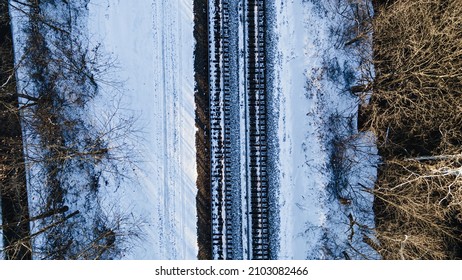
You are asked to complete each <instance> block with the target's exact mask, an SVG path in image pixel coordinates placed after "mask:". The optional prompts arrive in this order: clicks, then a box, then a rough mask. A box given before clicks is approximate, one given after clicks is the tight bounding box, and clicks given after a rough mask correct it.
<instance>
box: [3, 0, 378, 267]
mask: <svg viewBox="0 0 462 280" xmlns="http://www.w3.org/2000/svg"><path fill="white" fill-rule="evenodd" d="M335 2H338V1H334V0H332V1H331V0H326V1H307V0H292V1H286V0H274V6H273V9H274V15H273V16H274V19H275V22H274V26H273V28H274V29H271V30H274V34H271V35H270V36H273V37H274V38H276V46H274V48H272V49H273V50H275V53H274V54H273V56H272V57H273V58H274V61H271V65H273V66H274V69H272V70H271V71H272V72H271V73H273V74H274V76H273V77H272V81H273V88H272V89H271V92H270V93H269V94H270V95H271V96H272V97H273V99H274V100H272V101H271V102H272V103H271V104H272V107H271V108H270V109H269V110H268V112H271V114H272V116H271V117H270V119H274V120H276V125H275V127H274V129H276V131H275V135H276V138H277V139H270V141H273V142H276V143H277V144H276V146H277V149H278V151H277V152H276V153H273V155H274V156H275V159H274V160H275V162H276V166H277V170H274V175H273V176H274V177H275V178H276V180H277V181H276V182H274V181H272V180H270V182H271V184H273V186H275V187H276V189H277V195H276V198H277V206H278V207H277V208H278V209H276V210H275V211H276V212H277V213H278V214H277V216H278V219H277V220H278V223H279V224H278V225H277V230H278V232H277V236H278V239H277V241H278V244H277V246H276V247H278V248H277V255H276V256H275V257H277V258H279V259H339V258H344V257H345V255H348V256H349V257H351V258H365V257H368V258H378V256H377V254H376V253H374V252H373V251H372V250H371V248H369V247H368V246H367V245H365V244H363V243H361V240H362V234H366V235H368V236H370V235H371V232H372V230H371V229H372V228H373V227H374V217H373V211H372V199H373V198H372V196H371V195H369V194H368V193H367V192H363V191H362V190H360V187H359V186H360V185H363V186H366V187H369V188H370V187H372V186H373V182H374V180H375V176H376V174H375V172H376V171H375V165H376V162H377V160H378V158H377V155H376V154H377V150H376V147H375V146H374V139H373V136H372V135H371V134H370V133H358V131H357V128H356V117H355V114H356V112H357V103H358V100H357V98H355V97H353V96H352V95H350V94H349V93H348V92H347V90H346V89H347V87H348V86H349V85H350V83H351V82H352V81H353V80H354V77H353V78H351V77H350V76H352V75H353V76H354V74H351V73H353V72H354V69H355V67H356V66H357V62H356V60H357V58H356V57H355V56H354V52H352V51H350V50H348V49H344V48H343V47H340V46H339V44H338V40H339V39H338V36H337V35H335V34H334V33H335V32H334V33H333V32H332V31H335V30H338V28H339V27H341V26H344V22H343V21H342V17H341V16H340V15H339V14H338V13H337V12H336V9H335V6H333V3H335ZM340 2H341V1H340ZM87 8H88V18H87V20H88V22H85V24H82V26H85V28H88V30H86V32H88V39H89V44H90V48H89V49H96V48H99V50H100V51H101V52H102V53H103V54H106V55H107V57H106V58H107V59H108V61H115V63H116V66H117V68H116V69H113V68H112V66H113V65H107V66H110V69H111V70H110V71H109V72H106V73H105V74H104V76H100V79H98V80H97V81H98V86H99V89H98V90H99V91H100V96H99V97H97V98H96V99H95V100H93V101H92V102H93V103H92V104H91V105H90V108H91V109H90V110H89V112H88V113H89V116H94V119H93V121H94V125H95V126H98V125H101V124H102V123H104V124H107V123H109V124H110V125H112V126H117V125H118V124H120V123H124V120H125V119H124V118H125V117H126V116H130V115H134V116H136V120H137V127H135V128H134V130H135V131H134V132H135V133H134V134H133V135H116V137H111V138H110V139H109V140H111V141H112V143H111V144H112V146H123V147H126V151H125V152H126V154H122V155H121V156H127V155H128V156H129V157H130V158H126V160H127V161H130V162H129V164H127V166H126V167H127V168H129V169H130V170H128V169H127V170H124V171H126V173H127V174H126V175H127V177H128V179H126V180H124V181H123V183H122V184H116V185H114V186H113V187H111V186H109V187H107V188H103V189H101V190H100V192H99V193H98V199H101V203H102V205H101V207H102V209H103V211H105V212H106V213H107V214H108V215H116V213H124V214H128V216H129V217H131V218H132V219H133V221H135V222H137V225H139V226H140V231H141V232H142V233H141V236H140V239H139V240H133V241H131V242H129V244H130V245H131V248H129V250H128V251H127V252H126V253H125V254H124V256H123V258H124V259H195V258H196V255H197V251H198V248H197V237H196V233H197V232H196V231H197V229H196V219H197V217H196V185H195V182H196V177H197V174H196V150H195V149H196V148H195V139H194V137H195V132H196V128H195V115H194V114H195V113H194V109H195V104H194V72H193V50H194V38H193V12H192V0H171V1H161V0H137V1H136V4H134V2H133V1H127V0H125V1H121V0H90V1H89V3H88V5H87ZM239 12H240V13H241V16H242V10H241V8H239ZM13 23H15V22H13ZM236 25H237V24H236ZM82 32H83V31H82ZM238 32H239V34H238V36H239V39H238V42H237V46H236V49H238V51H239V54H240V55H243V53H242V52H243V49H244V44H245V43H244V42H243V39H242V38H243V37H244V36H243V35H244V34H243V31H242V28H239V31H238ZM14 33H15V34H20V27H18V24H17V22H16V25H15V32H14ZM82 40H86V39H85V38H83V39H82ZM23 44H24V38H21V36H18V35H16V36H15V45H18V46H19V45H23ZM211 51H212V55H213V52H214V49H213V48H212V49H211ZM17 53H18V51H17ZM17 60H18V59H17ZM213 67H214V66H213V65H211V66H210V69H211V70H213ZM233 67H235V68H239V72H240V73H244V70H245V69H244V67H245V66H244V65H243V64H240V65H234V66H233ZM19 75H21V72H20V73H19ZM23 75H24V74H23ZM356 78H357V77H356ZM236 83H239V84H236V85H235V86H237V87H238V88H239V92H240V93H243V92H244V88H245V82H244V81H243V79H240V80H239V79H236ZM237 99H238V100H239V106H240V108H244V107H245V106H244V105H245V104H244V103H245V98H243V96H242V95H240V96H239V97H238V98H236V100H237ZM237 111H239V119H240V120H241V122H244V121H245V112H243V110H242V109H239V110H237ZM115 112H117V113H119V112H121V114H114V113H115ZM235 129H236V130H237V131H239V135H241V137H239V139H238V140H239V141H240V146H241V147H244V145H246V142H245V139H244V138H245V137H242V135H244V134H245V133H246V132H245V126H244V125H242V123H241V125H240V126H239V127H237V126H236V127H235ZM236 137H237V136H236ZM338 140H343V142H341V143H343V144H344V146H342V145H340V146H335V145H334V144H336V143H337V144H338ZM214 145H215V146H217V144H216V143H215V144H214ZM130 147H135V149H134V150H131V149H130ZM342 148H343V150H342ZM26 149H27V148H26ZM239 153H240V154H241V161H242V162H241V163H239V164H240V167H241V170H245V163H244V160H242V158H245V156H246V154H245V149H241V150H239ZM337 155H338V156H341V155H345V156H346V157H348V158H349V159H351V162H352V164H351V165H350V166H348V167H345V166H342V168H343V169H342V170H341V171H340V173H341V174H340V173H339V171H338V170H335V168H334V167H335V166H333V158H334V157H335V156H337ZM38 168H40V167H38ZM31 172H34V171H33V170H32V171H30V172H29V179H28V182H29V183H30V182H31V178H30V177H31V176H32V177H33V175H34V174H32V173H31ZM342 172H343V173H342ZM342 174H343V175H344V176H345V177H347V179H348V184H347V185H342V184H341V183H339V182H336V181H335V180H336V179H339V176H340V177H342ZM74 175H75V174H74ZM70 177H71V179H75V180H77V178H72V175H71V176H70ZM114 180H116V179H115V178H114ZM247 180H248V178H246V174H245V172H241V174H240V178H239V181H240V182H239V184H240V185H242V186H244V185H246V181H247ZM245 192H246V190H244V191H243V194H242V197H244V195H245ZM215 195H216V194H215ZM341 198H345V199H348V200H350V201H351V202H350V203H346V204H342V203H340V199H341ZM30 199H31V200H32V199H33V197H31V198H30ZM242 206H243V207H242V215H243V216H245V212H246V211H247V209H246V207H245V206H246V201H245V199H242ZM32 208H34V204H33V203H32ZM35 211H36V212H37V213H39V212H40V211H37V210H35ZM214 211H216V209H215V208H214ZM215 214H216V213H215ZM350 217H351V218H350ZM241 230H242V233H243V234H242V235H243V243H245V242H246V241H247V238H246V235H248V233H247V231H248V230H250V228H249V227H248V225H246V224H244V225H242V228H241ZM0 242H1V240H0ZM0 245H1V243H0ZM246 250H247V248H245V249H244V251H245V252H243V255H244V256H247V255H248V254H250V253H251V252H248V251H246ZM356 250H357V251H360V252H362V253H363V254H364V255H361V254H358V253H357V251H356Z"/></svg>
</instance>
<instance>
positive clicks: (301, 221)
mask: <svg viewBox="0 0 462 280" xmlns="http://www.w3.org/2000/svg"><path fill="white" fill-rule="evenodd" d="M336 2H338V3H341V2H342V1H330V0H326V1H302V0H293V1H285V0H276V1H275V4H274V13H275V19H276V21H275V23H274V24H275V33H276V34H275V37H276V38H277V41H278V43H277V47H276V53H275V54H274V56H275V59H276V61H275V69H274V73H275V74H274V75H275V76H274V92H273V93H272V94H273V95H274V96H275V100H276V105H275V108H273V109H274V110H275V111H273V113H274V114H275V115H276V116H277V118H278V133H277V134H278V145H279V156H278V159H277V160H278V165H279V168H278V179H279V182H278V183H279V186H280V189H279V198H278V200H279V211H280V213H279V216H280V225H279V226H280V233H279V242H280V244H279V254H278V258H280V259H332V258H334V259H337V258H348V257H351V258H363V257H364V256H361V255H360V254H358V253H357V252H356V251H355V250H358V251H359V252H361V253H363V254H364V255H365V256H367V257H370V258H376V257H377V255H376V254H375V253H374V252H373V251H372V250H371V248H369V247H368V246H366V245H365V244H363V243H362V242H361V239H362V233H366V234H370V233H371V231H370V230H369V228H373V226H374V220H373V212H372V200H373V198H372V196H371V195H368V194H367V193H365V192H362V191H360V188H361V187H360V185H358V182H359V183H361V184H362V185H365V186H368V187H371V186H373V182H374V178H375V160H377V157H376V156H374V155H375V154H376V151H375V148H374V145H373V139H369V138H370V137H369V136H368V135H367V134H357V131H356V130H357V129H356V112H357V101H358V100H357V99H356V98H354V97H353V96H352V95H351V94H349V92H348V91H347V90H346V89H347V88H348V86H349V85H351V84H350V83H351V82H353V81H354V78H355V75H356V74H355V71H356V69H355V67H357V64H356V62H355V61H356V60H357V57H355V56H354V55H353V52H349V51H348V49H344V48H343V43H344V42H340V44H339V39H341V38H339V37H340V35H341V33H342V32H343V29H342V28H345V26H346V25H345V19H344V17H342V16H341V15H340V14H339V13H338V12H339V11H341V9H338V8H336V6H335V5H334V3H336ZM345 2H347V1H345ZM336 139H344V140H346V141H344V142H345V144H344V147H345V149H344V150H343V152H344V155H348V156H349V157H350V159H348V160H350V161H351V162H352V163H351V164H350V166H349V167H348V168H347V170H341V171H340V173H341V172H345V174H339V171H338V170H337V172H336V171H334V168H333V164H332V163H333V157H332V155H333V154H335V153H338V152H342V150H341V149H336V150H334V149H335V146H334V145H333V143H337V142H335V140H336ZM354 147H357V149H356V152H354V150H355V149H353V148H354ZM338 156H339V158H341V157H342V155H341V154H338ZM347 173H348V174H347ZM341 175H344V176H345V177H347V178H348V180H349V181H348V182H347V183H346V184H344V185H341V184H339V183H336V182H335V180H336V179H337V180H338V179H339V178H338V177H342V176H341ZM341 201H343V204H342V203H341Z"/></svg>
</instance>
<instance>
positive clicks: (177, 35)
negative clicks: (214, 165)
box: [88, 0, 197, 259]
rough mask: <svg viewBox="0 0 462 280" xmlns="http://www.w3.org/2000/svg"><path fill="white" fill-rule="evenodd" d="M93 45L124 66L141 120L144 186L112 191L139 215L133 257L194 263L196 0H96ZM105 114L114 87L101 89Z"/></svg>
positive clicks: (127, 99) (127, 95) (128, 97)
mask: <svg viewBox="0 0 462 280" xmlns="http://www.w3.org/2000/svg"><path fill="white" fill-rule="evenodd" d="M88 7H89V12H90V15H89V33H90V34H91V41H92V43H93V44H95V45H96V44H98V43H101V44H102V48H103V50H104V52H106V53H108V54H110V55H111V56H113V57H114V58H116V60H117V62H118V69H119V70H118V71H117V73H116V76H117V80H122V81H124V85H123V89H118V90H119V91H121V92H123V99H122V101H123V102H122V103H123V104H124V105H123V107H124V108H125V109H128V110H131V111H133V112H134V113H135V114H136V115H137V116H138V123H139V124H141V126H142V131H143V132H142V139H143V140H142V141H139V142H138V143H135V144H136V145H137V146H138V149H137V151H138V152H139V154H140V156H141V157H140V162H139V163H138V166H139V170H136V171H135V172H136V176H137V179H138V180H139V184H137V185H127V186H125V187H123V188H119V189H117V190H115V191H114V192H113V193H111V192H110V191H109V192H108V197H111V198H113V199H117V200H119V201H120V207H121V208H123V209H127V211H131V212H132V213H134V215H140V216H141V217H142V218H143V220H144V222H145V223H146V224H145V226H144V231H145V236H144V240H143V241H142V242H140V243H139V244H137V245H138V246H137V247H136V248H134V249H133V250H132V251H131V253H130V254H129V255H126V256H125V258H127V259H194V258H196V255H197V238H196V233H197V232H196V203H195V202H196V185H195V183H196V159H195V156H196V151H195V139H194V136H195V123H194V122H195V116H194V109H195V104H194V73H193V50H194V39H193V13H192V1H188V0H174V1H158V0H138V1H136V3H134V2H133V1H120V0H119V1H116V0H104V1H97V0H93V1H90V3H89V5H88ZM101 86H102V89H103V95H102V101H101V104H100V109H101V110H104V106H105V103H106V102H107V100H111V99H112V98H111V96H112V94H114V88H112V87H111V86H108V85H104V84H102V85H101Z"/></svg>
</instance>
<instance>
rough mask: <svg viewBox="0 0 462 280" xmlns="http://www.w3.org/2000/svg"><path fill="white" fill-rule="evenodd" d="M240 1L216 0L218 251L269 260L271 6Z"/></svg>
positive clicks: (212, 36)
mask: <svg viewBox="0 0 462 280" xmlns="http://www.w3.org/2000/svg"><path fill="white" fill-rule="evenodd" d="M238 4H239V3H238V1H232V0H209V10H208V24H209V48H210V51H209V66H210V75H209V85H210V104H209V105H210V124H211V126H210V127H211V128H210V129H211V132H210V134H211V150H210V158H211V178H210V180H211V196H212V197H211V201H212V222H211V227H212V231H211V232H212V251H213V252H212V256H213V258H215V259H241V258H244V259H245V258H247V259H268V258H269V229H268V211H269V209H268V180H267V169H266V167H267V165H266V161H267V142H266V141H267V139H266V86H265V85H266V84H265V80H266V79H265V65H266V64H265V31H264V30H265V5H264V0H243V1H242V4H243V5H238ZM241 15H243V18H244V21H242V22H240V21H239V17H240V16H241ZM239 22H240V23H239ZM239 29H241V30H239ZM239 34H240V35H241V36H242V37H243V38H239ZM239 42H242V44H241V47H239ZM241 48H242V49H241ZM240 53H243V54H244V55H242V56H240V55H239V54H240ZM240 65H243V66H244V67H241V66H240ZM239 85H244V86H239ZM240 100H241V101H243V102H239V101H240ZM240 112H242V114H241V113H240ZM240 126H244V128H243V129H242V128H240ZM243 177H244V178H245V179H244V180H240V179H239V178H243ZM242 208H244V209H245V211H242ZM240 213H243V214H240ZM243 235H244V236H243Z"/></svg>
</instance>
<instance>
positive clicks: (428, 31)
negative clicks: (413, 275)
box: [363, 0, 462, 259]
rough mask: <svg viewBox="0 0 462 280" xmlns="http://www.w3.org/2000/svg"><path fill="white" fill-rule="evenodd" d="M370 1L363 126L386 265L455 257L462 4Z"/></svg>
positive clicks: (461, 216) (460, 208) (459, 240)
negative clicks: (375, 158)
mask: <svg viewBox="0 0 462 280" xmlns="http://www.w3.org/2000/svg"><path fill="white" fill-rule="evenodd" d="M390 2H391V1H376V2H375V10H376V11H375V13H376V14H375V17H374V20H373V23H372V24H373V30H374V41H373V42H374V59H373V63H374V65H375V71H376V75H375V78H374V79H373V80H371V81H370V84H368V86H367V88H368V89H372V92H373V94H372V98H371V99H370V102H369V104H367V105H363V109H364V112H363V115H365V116H366V118H367V120H366V121H365V124H364V127H363V128H364V129H367V130H371V131H373V132H374V133H375V135H376V137H377V146H378V148H379V153H380V156H381V157H382V163H381V165H380V166H379V174H378V180H377V182H376V187H375V190H374V194H375V212H376V232H377V237H378V240H379V242H380V247H379V248H378V251H379V253H380V254H381V255H382V256H383V257H384V258H386V259H454V258H461V257H462V248H461V244H462V234H461V233H462V189H461V187H462V176H461V175H462V98H461V97H462V96H461V94H462V16H461V15H462V5H461V4H462V2H461V1H460V0H400V1H394V2H393V3H390Z"/></svg>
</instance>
